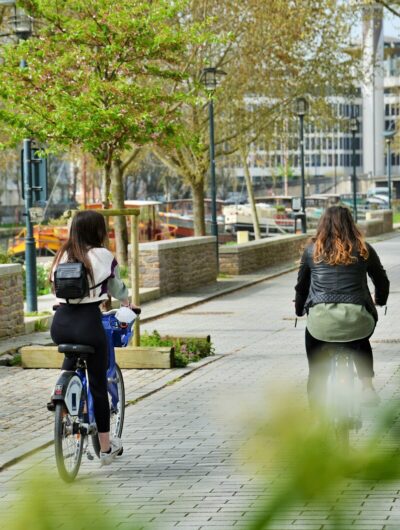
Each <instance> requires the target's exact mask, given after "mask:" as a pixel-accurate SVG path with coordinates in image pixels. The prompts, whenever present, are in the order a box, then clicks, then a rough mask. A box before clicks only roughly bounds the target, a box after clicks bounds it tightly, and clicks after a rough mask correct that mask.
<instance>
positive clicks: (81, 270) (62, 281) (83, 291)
mask: <svg viewBox="0 0 400 530" xmlns="http://www.w3.org/2000/svg"><path fill="white" fill-rule="evenodd" d="M95 287H97V286H95ZM92 289H93V287H92ZM54 290H55V294H56V297H57V298H64V299H65V300H67V303H68V300H76V299H78V298H80V299H82V298H85V297H86V296H88V295H89V282H88V277H87V273H86V269H85V266H84V264H83V263H81V262H80V261H77V262H74V263H59V264H58V265H57V268H56V270H55V272H54Z"/></svg>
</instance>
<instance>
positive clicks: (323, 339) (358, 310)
mask: <svg viewBox="0 0 400 530" xmlns="http://www.w3.org/2000/svg"><path fill="white" fill-rule="evenodd" d="M367 276H369V277H370V278H371V280H372V282H373V283H374V286H375V297H374V300H373V299H372V296H371V293H370V291H369V288H368V280H367ZM295 289H296V299H295V309H296V315H297V316H302V315H304V314H307V327H306V351H307V358H308V364H309V378H308V387H307V390H308V396H309V401H310V405H311V407H312V408H315V407H318V405H319V404H320V403H321V398H322V399H323V396H324V395H325V388H326V382H327V379H328V376H329V369H330V364H329V355H328V354H327V353H326V352H327V349H326V348H324V347H323V346H324V345H326V343H338V342H342V343H346V345H347V347H348V348H349V350H351V351H352V353H353V359H354V363H355V365H356V368H357V373H358V376H359V378H360V379H361V382H362V387H363V394H362V403H363V404H364V405H369V406H374V405H378V404H379V401H380V398H379V396H378V394H377V393H376V391H375V388H374V386H373V383H372V378H373V377H374V369H373V355H372V348H371V344H370V341H369V339H370V337H371V335H372V334H373V332H374V329H375V326H376V322H377V320H378V314H377V311H376V307H375V305H379V306H383V305H385V304H386V301H387V298H388V295H389V280H388V278H387V275H386V272H385V270H384V268H383V267H382V264H381V262H380V260H379V257H378V255H377V253H376V251H375V250H374V249H373V248H372V247H371V245H369V244H368V243H366V241H365V240H364V238H363V236H362V234H361V233H360V231H359V229H358V228H357V226H356V224H355V222H354V220H353V218H352V215H351V212H350V210H349V209H348V208H347V207H345V206H332V207H330V208H327V209H326V210H325V212H324V214H323V215H322V217H321V219H320V222H319V225H318V228H317V233H316V235H315V236H314V237H313V238H312V240H311V242H310V243H309V244H308V245H307V246H306V248H305V250H304V253H303V256H302V258H301V262H300V269H299V273H298V278H297V284H296V287H295Z"/></svg>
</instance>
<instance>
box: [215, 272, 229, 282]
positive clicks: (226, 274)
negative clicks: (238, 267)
mask: <svg viewBox="0 0 400 530" xmlns="http://www.w3.org/2000/svg"><path fill="white" fill-rule="evenodd" d="M218 278H219V279H220V280H225V279H227V278H233V275H232V274H228V273H226V272H219V273H218Z"/></svg>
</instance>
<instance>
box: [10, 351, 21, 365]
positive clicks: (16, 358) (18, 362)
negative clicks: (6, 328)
mask: <svg viewBox="0 0 400 530" xmlns="http://www.w3.org/2000/svg"><path fill="white" fill-rule="evenodd" d="M21 364H22V361H21V354H20V353H16V354H15V355H14V356H13V358H12V359H11V360H10V362H9V366H21Z"/></svg>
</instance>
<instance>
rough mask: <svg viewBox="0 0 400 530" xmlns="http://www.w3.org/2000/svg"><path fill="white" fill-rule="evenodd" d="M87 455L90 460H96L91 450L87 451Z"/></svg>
mask: <svg viewBox="0 0 400 530" xmlns="http://www.w3.org/2000/svg"><path fill="white" fill-rule="evenodd" d="M86 456H87V459H88V460H94V456H93V455H92V453H91V452H90V451H86Z"/></svg>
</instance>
